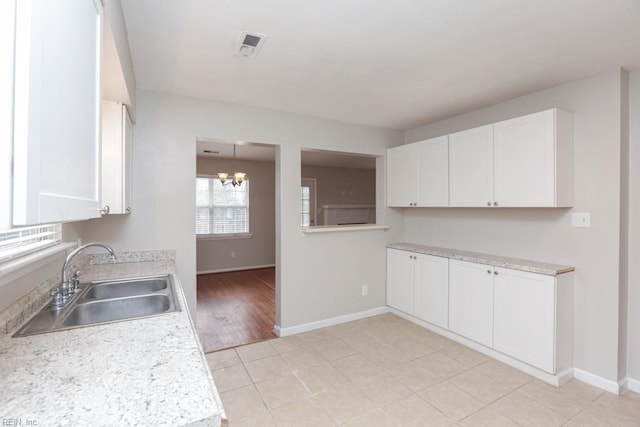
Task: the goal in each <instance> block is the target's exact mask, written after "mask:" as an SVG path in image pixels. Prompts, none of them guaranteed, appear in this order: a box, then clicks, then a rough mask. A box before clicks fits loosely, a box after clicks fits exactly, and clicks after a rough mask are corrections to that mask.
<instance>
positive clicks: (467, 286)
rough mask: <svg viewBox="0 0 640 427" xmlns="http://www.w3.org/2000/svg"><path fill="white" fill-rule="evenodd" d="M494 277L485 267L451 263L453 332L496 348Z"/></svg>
mask: <svg viewBox="0 0 640 427" xmlns="http://www.w3.org/2000/svg"><path fill="white" fill-rule="evenodd" d="M493 273H494V270H493V269H492V268H491V267H489V266H486V265H483V264H476V263H472V262H466V261H459V260H453V259H452V260H450V261H449V278H450V280H449V329H450V330H451V331H453V332H455V333H457V334H460V335H462V336H464V337H467V338H469V339H471V340H473V341H476V342H479V343H480V344H484V345H486V346H488V347H491V346H492V344H493V276H494V274H493Z"/></svg>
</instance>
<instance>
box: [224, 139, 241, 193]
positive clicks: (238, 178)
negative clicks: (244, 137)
mask: <svg viewBox="0 0 640 427" xmlns="http://www.w3.org/2000/svg"><path fill="white" fill-rule="evenodd" d="M235 168H236V144H233V169H235ZM229 175H231V174H229V173H227V172H218V179H219V180H220V182H221V183H222V185H229V184H231V185H233V186H234V187H235V186H236V185H237V186H240V184H242V182H243V181H244V179H245V178H246V177H247V174H246V173H245V172H234V173H233V179H231V180H228V178H229Z"/></svg>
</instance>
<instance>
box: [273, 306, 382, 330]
mask: <svg viewBox="0 0 640 427" xmlns="http://www.w3.org/2000/svg"><path fill="white" fill-rule="evenodd" d="M388 312H389V307H387V306H386V305H385V306H383V307H377V308H372V309H371V310H365V311H360V312H357V313H351V314H345V315H342V316H336V317H331V318H329V319H324V320H318V321H316V322H309V323H303V324H301V325H296V326H289V327H288V328H281V327H280V326H278V325H275V326H274V327H273V332H274V333H275V334H276V335H278V336H279V337H287V336H289V335H295V334H299V333H301V332H309V331H313V330H316V329H321V328H326V327H327V326H334V325H339V324H341V323H347V322H352V321H354V320H360V319H364V318H367V317H371V316H377V315H379V314H385V313H388Z"/></svg>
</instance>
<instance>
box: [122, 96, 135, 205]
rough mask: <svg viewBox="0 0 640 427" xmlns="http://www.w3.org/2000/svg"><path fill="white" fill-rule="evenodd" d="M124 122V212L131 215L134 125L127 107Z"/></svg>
mask: <svg viewBox="0 0 640 427" xmlns="http://www.w3.org/2000/svg"><path fill="white" fill-rule="evenodd" d="M122 121H123V123H124V130H123V136H122V137H123V138H124V147H123V151H124V153H123V156H124V158H123V161H122V163H123V168H124V176H123V180H124V185H123V192H124V197H123V199H124V201H123V203H124V212H125V213H131V209H132V204H133V123H132V122H131V117H129V111H128V110H127V107H126V106H123V107H122Z"/></svg>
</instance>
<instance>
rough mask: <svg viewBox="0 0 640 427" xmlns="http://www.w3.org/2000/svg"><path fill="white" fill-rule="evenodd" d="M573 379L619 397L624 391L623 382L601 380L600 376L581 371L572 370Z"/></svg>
mask: <svg viewBox="0 0 640 427" xmlns="http://www.w3.org/2000/svg"><path fill="white" fill-rule="evenodd" d="M573 377H574V378H575V379H577V380H580V381H582V382H583V383H587V384H589V385H592V386H594V387H598V388H600V389H602V390H604V391H608V392H609V393H613V394H617V395H620V394H621V393H622V392H623V389H624V380H623V381H621V382H620V383H617V382H615V381H611V380H608V379H606V378H602V377H601V376H598V375H595V374H592V373H591V372H587V371H583V370H582V369H578V368H573Z"/></svg>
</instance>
